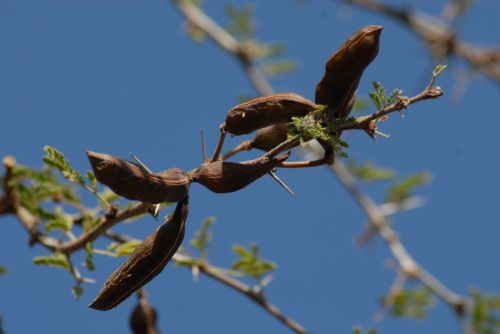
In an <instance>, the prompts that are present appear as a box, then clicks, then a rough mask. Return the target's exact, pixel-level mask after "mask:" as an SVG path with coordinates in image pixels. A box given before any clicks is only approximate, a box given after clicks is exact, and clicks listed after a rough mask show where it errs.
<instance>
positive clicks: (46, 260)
mask: <svg viewBox="0 0 500 334" xmlns="http://www.w3.org/2000/svg"><path fill="white" fill-rule="evenodd" d="M33 263H34V264H37V265H40V266H48V267H54V268H61V269H66V270H69V269H70V264H69V261H68V258H67V257H66V255H64V254H63V253H58V252H55V253H52V254H50V255H46V256H35V257H34V258H33Z"/></svg>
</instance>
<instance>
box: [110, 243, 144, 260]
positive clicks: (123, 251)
mask: <svg viewBox="0 0 500 334" xmlns="http://www.w3.org/2000/svg"><path fill="white" fill-rule="evenodd" d="M140 244H141V241H139V240H130V241H127V242H124V243H123V244H121V245H119V246H117V247H116V249H115V252H116V255H118V256H128V255H130V254H132V253H133V252H134V250H135V249H136V248H137V246H139V245H140Z"/></svg>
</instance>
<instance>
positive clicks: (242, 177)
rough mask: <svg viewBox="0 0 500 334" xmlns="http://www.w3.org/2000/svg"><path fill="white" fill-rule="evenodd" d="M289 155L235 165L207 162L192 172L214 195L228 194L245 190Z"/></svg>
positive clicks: (196, 180)
mask: <svg viewBox="0 0 500 334" xmlns="http://www.w3.org/2000/svg"><path fill="white" fill-rule="evenodd" d="M289 156H290V154H289V153H287V154H283V155H281V156H279V157H275V158H272V159H269V160H262V161H260V160H259V159H257V160H253V161H250V162H243V163H236V162H226V161H221V160H218V161H213V162H212V161H207V162H205V163H203V164H202V165H201V166H200V167H199V168H197V169H195V170H194V171H193V172H192V174H191V175H192V177H193V180H194V181H195V182H198V183H200V184H202V185H204V186H205V187H207V188H208V189H210V190H211V191H213V192H216V193H229V192H233V191H237V190H240V189H242V188H245V187H246V186H248V185H249V184H250V183H252V182H254V181H255V180H257V179H258V178H260V177H262V176H263V175H266V174H267V173H269V172H270V171H272V170H273V169H274V168H276V167H277V166H278V165H279V164H280V163H281V162H283V161H285V160H286V159H288V157H289Z"/></svg>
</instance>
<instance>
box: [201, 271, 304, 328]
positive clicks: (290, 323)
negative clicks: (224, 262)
mask: <svg viewBox="0 0 500 334" xmlns="http://www.w3.org/2000/svg"><path fill="white" fill-rule="evenodd" d="M198 267H199V270H200V272H202V273H203V274H205V275H207V276H209V277H211V278H213V279H215V280H217V281H219V282H221V283H223V284H224V285H226V286H228V287H230V288H232V289H234V290H236V291H238V292H239V293H241V294H243V295H245V296H246V297H248V298H249V299H251V300H252V301H254V302H255V303H257V304H258V305H259V306H261V307H262V308H263V309H264V310H266V311H267V312H268V313H269V314H271V315H272V316H273V317H275V318H276V319H278V320H279V321H281V322H282V323H283V324H284V325H286V326H287V327H288V328H290V329H291V330H293V331H294V332H295V333H299V334H307V333H309V331H308V330H306V329H305V328H304V327H302V326H301V325H300V324H299V323H297V322H296V321H294V320H293V319H291V318H290V317H288V316H286V315H285V314H283V312H281V311H280V310H279V309H278V308H277V307H276V306H275V305H273V304H272V303H270V302H269V301H268V300H267V299H266V298H265V296H264V295H263V294H262V292H260V293H259V292H257V291H255V290H254V289H253V288H252V287H250V286H249V285H246V284H245V283H243V282H241V281H238V280H236V279H234V278H232V277H230V276H228V275H225V274H223V273H222V272H221V271H219V270H217V269H215V268H214V267H212V266H210V265H209V264H207V263H206V262H202V263H200V264H198Z"/></svg>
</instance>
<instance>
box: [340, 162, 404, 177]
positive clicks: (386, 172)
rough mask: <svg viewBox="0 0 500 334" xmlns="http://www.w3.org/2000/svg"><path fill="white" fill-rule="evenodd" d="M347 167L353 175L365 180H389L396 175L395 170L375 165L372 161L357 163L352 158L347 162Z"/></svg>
mask: <svg viewBox="0 0 500 334" xmlns="http://www.w3.org/2000/svg"><path fill="white" fill-rule="evenodd" d="M347 169H349V171H350V172H351V174H352V175H354V176H355V177H357V178H358V179H360V180H361V181H364V182H376V181H388V180H393V179H394V178H395V177H396V172H395V171H394V170H392V169H387V168H381V167H378V166H375V165H374V164H373V163H371V162H366V163H364V164H360V165H357V164H356V163H355V162H354V161H353V160H351V161H349V162H348V163H347Z"/></svg>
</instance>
